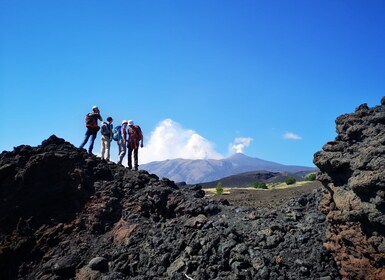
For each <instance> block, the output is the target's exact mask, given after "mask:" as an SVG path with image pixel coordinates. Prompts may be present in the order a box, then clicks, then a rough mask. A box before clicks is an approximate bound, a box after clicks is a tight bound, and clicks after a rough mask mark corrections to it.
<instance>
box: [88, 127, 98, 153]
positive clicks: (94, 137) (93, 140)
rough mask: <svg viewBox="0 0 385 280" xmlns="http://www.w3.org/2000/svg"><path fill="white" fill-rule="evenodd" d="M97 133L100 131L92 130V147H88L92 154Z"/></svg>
mask: <svg viewBox="0 0 385 280" xmlns="http://www.w3.org/2000/svg"><path fill="white" fill-rule="evenodd" d="M97 133H98V132H92V134H91V143H90V147H89V148H88V153H90V154H92V149H93V148H94V142H95V139H96V134H97Z"/></svg>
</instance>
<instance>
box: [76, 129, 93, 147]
mask: <svg viewBox="0 0 385 280" xmlns="http://www.w3.org/2000/svg"><path fill="white" fill-rule="evenodd" d="M90 135H91V134H90V130H89V129H88V128H87V131H86V134H85V136H84V140H83V142H82V144H81V145H80V146H79V148H80V149H83V147H84V145H85V144H86V143H87V142H88V139H89V138H90Z"/></svg>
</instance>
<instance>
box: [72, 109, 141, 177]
mask: <svg viewBox="0 0 385 280" xmlns="http://www.w3.org/2000/svg"><path fill="white" fill-rule="evenodd" d="M98 120H99V121H101V122H103V118H102V116H101V115H100V111H99V108H98V107H97V106H93V107H92V112H91V113H88V114H87V115H86V128H87V130H86V134H85V137H84V140H83V142H82V144H81V145H80V147H79V148H83V147H84V145H85V144H86V143H87V142H88V140H89V139H90V138H91V140H90V141H91V142H90V146H89V148H88V152H89V153H90V154H91V153H92V149H93V147H94V142H95V139H96V135H97V134H98V131H99V130H101V134H102V138H101V152H100V153H101V158H102V159H105V160H108V161H109V160H110V147H111V142H112V141H113V140H115V141H116V142H117V144H118V148H119V158H118V163H119V164H122V161H123V159H124V156H125V155H126V148H127V150H128V153H127V154H128V161H127V167H128V169H132V167H134V170H138V167H139V164H138V150H139V147H141V148H143V134H142V130H141V128H140V126H139V125H134V122H133V121H132V120H124V121H122V125H118V126H116V127H114V126H113V124H112V122H113V119H112V117H108V118H107V121H106V122H103V123H102V126H101V127H99V125H98ZM132 154H134V166H132Z"/></svg>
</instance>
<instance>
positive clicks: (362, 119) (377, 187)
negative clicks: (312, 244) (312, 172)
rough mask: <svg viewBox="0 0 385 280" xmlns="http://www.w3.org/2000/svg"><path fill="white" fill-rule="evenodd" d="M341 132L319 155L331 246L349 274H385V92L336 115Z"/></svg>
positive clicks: (357, 276) (378, 276)
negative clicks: (373, 104)
mask: <svg viewBox="0 0 385 280" xmlns="http://www.w3.org/2000/svg"><path fill="white" fill-rule="evenodd" d="M336 127H337V133H338V135H337V137H336V138H335V140H334V141H332V142H328V143H327V144H325V145H324V147H323V151H321V152H318V153H316V154H315V155H314V163H315V164H316V165H317V166H318V168H319V169H320V171H321V173H320V174H319V175H318V179H319V180H321V181H322V183H323V185H324V186H325V189H326V190H327V191H326V196H325V199H324V200H323V203H322V206H323V211H324V212H325V213H326V214H327V219H328V221H329V223H330V226H329V228H328V239H329V241H328V242H327V243H326V246H327V248H328V249H329V250H331V251H332V252H333V255H334V257H335V259H336V261H337V264H338V266H339V268H340V271H341V274H342V276H343V277H344V278H346V279H385V215H384V214H385V97H384V98H382V100H381V105H380V106H376V107H374V108H369V107H368V106H367V105H366V104H362V105H360V106H359V107H358V108H357V109H356V111H355V112H354V113H352V114H346V115H342V116H340V117H338V118H337V120H336Z"/></svg>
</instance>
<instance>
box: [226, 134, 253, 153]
mask: <svg viewBox="0 0 385 280" xmlns="http://www.w3.org/2000/svg"><path fill="white" fill-rule="evenodd" d="M251 141H253V138H250V137H238V138H235V139H234V141H233V143H231V144H230V145H229V152H230V154H233V153H243V152H244V150H245V148H247V147H248V146H250V143H251Z"/></svg>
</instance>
